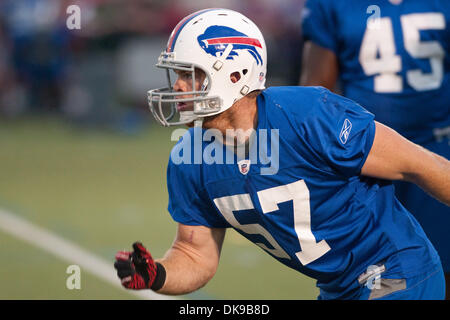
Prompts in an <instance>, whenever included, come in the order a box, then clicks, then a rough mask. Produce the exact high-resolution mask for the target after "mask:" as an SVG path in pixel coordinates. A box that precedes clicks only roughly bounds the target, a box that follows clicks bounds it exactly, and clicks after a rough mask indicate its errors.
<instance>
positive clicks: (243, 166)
mask: <svg viewBox="0 0 450 320" xmlns="http://www.w3.org/2000/svg"><path fill="white" fill-rule="evenodd" d="M238 167H239V172H240V173H242V174H243V175H246V174H247V173H248V172H249V171H250V160H248V159H246V160H241V161H239V162H238Z"/></svg>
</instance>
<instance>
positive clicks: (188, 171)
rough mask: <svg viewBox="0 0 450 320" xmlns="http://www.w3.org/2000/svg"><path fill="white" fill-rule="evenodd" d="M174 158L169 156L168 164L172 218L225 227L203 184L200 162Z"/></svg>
mask: <svg viewBox="0 0 450 320" xmlns="http://www.w3.org/2000/svg"><path fill="white" fill-rule="evenodd" d="M183 138H186V135H185V136H184V137H183ZM183 138H182V139H183ZM175 162H176V161H175ZM175 162H174V161H173V160H172V156H171V157H170V159H169V164H168V166H167V189H168V192H169V205H168V211H169V213H170V215H171V216H172V218H173V219H174V220H175V221H176V222H178V223H182V224H185V225H194V226H199V225H201V226H206V227H210V228H226V227H228V225H227V223H226V221H225V220H224V219H223V217H222V216H220V215H218V214H217V213H216V209H215V207H214V205H213V203H212V201H211V200H210V199H209V198H208V196H207V194H206V190H205V188H204V187H203V185H202V181H201V176H202V174H201V170H202V168H201V165H200V164H194V163H193V162H192V163H190V164H188V163H175Z"/></svg>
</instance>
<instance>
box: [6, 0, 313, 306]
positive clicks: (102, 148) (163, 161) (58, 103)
mask: <svg viewBox="0 0 450 320" xmlns="http://www.w3.org/2000/svg"><path fill="white" fill-rule="evenodd" d="M71 5H77V6H78V7H79V8H80V17H81V24H80V27H81V28H80V29H73V30H70V29H69V28H68V27H67V21H68V19H69V18H70V16H71V13H73V12H70V13H68V12H67V8H68V7H69V6H71ZM303 5H304V0H278V1H271V0H227V1H225V0H197V1H190V0H164V1H163V0H110V1H106V0H83V1H77V0H0V261H1V263H0V283H1V285H0V299H135V298H137V297H136V296H134V295H132V294H130V293H129V292H127V291H126V290H124V289H122V288H121V287H120V285H119V280H118V279H113V280H111V278H108V279H104V278H102V277H101V276H99V274H101V272H102V271H103V269H102V268H101V267H102V266H104V265H106V266H108V267H109V269H111V270H109V269H108V270H107V272H113V271H114V269H113V268H112V265H113V262H114V255H115V252H116V251H117V250H123V249H127V250H128V249H131V248H130V247H131V244H132V242H134V241H136V240H140V241H142V242H143V243H144V244H145V245H146V246H147V247H148V248H149V249H150V251H151V252H152V254H153V255H154V256H155V257H160V256H162V255H163V254H164V253H165V251H166V250H167V249H168V248H169V246H170V245H171V243H172V241H173V238H174V235H175V228H176V224H175V222H173V220H172V219H171V217H170V215H169V214H168V212H167V200H168V199H167V188H166V179H165V175H166V165H167V161H168V157H169V153H170V149H171V148H172V146H173V145H174V143H175V142H173V141H171V139H170V135H171V132H172V130H170V129H164V128H162V127H160V126H159V125H157V124H156V123H155V122H154V120H153V118H152V117H151V115H150V112H149V110H148V108H147V101H146V98H147V97H146V92H147V90H149V89H151V88H156V87H160V86H162V85H164V81H163V80H164V79H165V78H164V73H163V72H162V71H160V70H158V69H157V68H155V67H154V65H155V63H156V60H157V57H158V56H159V54H160V52H161V51H162V50H163V48H164V47H165V44H166V42H167V39H168V37H169V34H170V32H171V31H172V29H173V28H174V27H175V25H176V24H177V23H178V21H179V20H180V19H182V18H183V17H184V16H186V15H188V14H190V13H192V12H194V11H197V10H200V9H203V8H208V7H223V8H230V9H234V10H237V11H239V12H241V13H243V14H244V15H246V16H248V17H249V18H250V19H252V20H253V21H254V22H255V23H256V24H257V25H258V26H259V27H260V29H261V31H262V32H263V34H264V36H265V39H266V43H267V47H268V75H267V86H276V85H297V83H298V78H299V74H300V64H301V63H300V62H301V48H302V39H301V28H300V23H301V21H300V20H301V19H300V17H301V11H302V7H303ZM8 217H9V218H8ZM11 217H13V220H14V219H15V218H18V219H19V220H18V222H17V223H7V222H6V221H7V219H10V220H8V221H10V222H11V221H13V220H11ZM14 217H15V218H14ZM27 226H28V228H27ZM36 228H39V229H38V230H40V231H41V232H42V233H35V232H34V231H35V229H36ZM48 235H51V236H52V237H53V238H52V237H50V238H48V237H47V236H48ZM42 243H47V246H48V247H47V248H46V247H45V245H43V244H42ZM61 243H66V244H67V243H69V244H70V245H71V246H75V247H76V248H77V250H78V249H79V250H80V252H82V253H83V252H84V253H86V254H89V255H88V256H83V255H75V254H72V253H73V252H75V253H76V252H78V251H76V250H75V249H73V247H69V248H68V247H64V246H63V247H61V248H60V249H55V251H52V249H51V248H52V247H57V246H59V245H60V244H61ZM53 244H54V245H53ZM58 250H59V251H58ZM74 250H75V251H74ZM89 261H91V262H92V265H89ZM94 262H95V263H94ZM71 264H78V265H80V267H81V289H79V290H76V289H75V290H69V289H68V288H67V286H66V280H67V278H68V277H69V274H68V273H66V269H67V267H68V266H69V265H71ZM95 270H97V272H96V271H95ZM112 277H114V275H113V276H112ZM114 280H117V281H116V283H114ZM317 294H318V290H317V288H316V287H315V285H314V282H313V281H312V280H311V279H308V278H306V277H304V276H303V275H301V274H299V273H297V272H294V271H293V270H290V269H288V268H287V267H285V266H283V265H281V264H280V263H278V262H277V261H276V260H274V259H272V258H271V257H270V256H269V255H267V254H266V253H264V252H263V251H262V250H261V249H260V248H259V247H257V246H255V245H253V244H251V243H250V242H248V241H247V240H245V239H244V238H242V237H241V236H240V235H238V234H237V233H236V232H234V231H233V230H229V231H228V232H227V236H226V240H225V244H224V248H223V253H222V259H221V264H220V266H219V270H218V272H217V274H216V276H215V278H214V279H213V280H212V281H211V282H210V283H209V284H208V285H207V286H205V287H204V288H203V289H201V290H200V291H199V292H197V293H194V294H192V295H188V296H186V297H187V298H199V299H315V298H316V296H317ZM181 298H183V297H181Z"/></svg>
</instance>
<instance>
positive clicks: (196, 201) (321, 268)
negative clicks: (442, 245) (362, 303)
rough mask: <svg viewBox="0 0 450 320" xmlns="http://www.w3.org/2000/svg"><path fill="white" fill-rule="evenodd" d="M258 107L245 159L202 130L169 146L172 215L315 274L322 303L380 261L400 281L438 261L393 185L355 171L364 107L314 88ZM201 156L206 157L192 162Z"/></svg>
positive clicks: (350, 289) (284, 91) (277, 92)
mask: <svg viewBox="0 0 450 320" xmlns="http://www.w3.org/2000/svg"><path fill="white" fill-rule="evenodd" d="M257 103H258V125H257V130H256V137H255V138H254V139H253V140H252V144H251V146H250V148H249V149H250V152H249V153H248V155H247V158H249V159H250V161H247V162H246V161H245V160H244V162H243V161H242V159H241V158H238V156H237V155H236V154H235V153H234V152H233V151H231V150H229V149H228V148H225V147H224V146H223V144H221V143H220V142H219V141H218V139H213V138H211V137H209V135H208V137H209V138H203V139H202V138H201V136H202V134H205V135H206V133H207V132H208V131H204V130H203V131H202V129H201V128H197V129H192V128H191V129H190V130H189V131H188V132H187V133H186V134H185V135H184V136H183V137H182V139H180V141H179V142H178V144H177V145H176V146H175V147H174V149H173V151H172V154H171V158H170V161H169V165H168V171H167V183H168V190H169V212H170V214H171V215H172V217H173V219H174V220H175V221H177V222H179V223H182V224H186V225H202V226H208V227H214V228H229V227H233V228H234V229H236V230H237V231H238V232H239V233H240V234H242V235H243V236H244V237H246V238H247V239H249V240H250V241H252V242H254V243H255V244H257V245H259V246H260V247H261V248H263V249H264V250H265V251H266V252H267V253H269V254H270V255H272V256H273V257H274V258H276V259H277V260H279V261H280V262H281V263H283V264H285V265H287V266H288V267H291V268H293V269H295V270H297V271H299V272H301V273H303V274H305V275H307V276H310V277H312V278H315V279H317V285H318V287H319V288H320V289H321V297H322V298H325V299H329V298H354V295H355V294H356V292H357V291H358V290H359V288H360V285H359V284H358V280H357V278H358V276H359V275H360V274H361V273H363V272H364V271H365V270H366V269H367V268H368V266H369V265H373V264H375V263H377V262H380V261H385V265H386V267H387V271H386V274H395V275H396V276H398V277H408V276H412V275H415V274H419V273H422V272H424V271H425V270H430V269H431V268H432V267H434V266H436V264H439V263H440V262H439V257H438V256H437V254H436V252H435V250H434V248H433V247H432V246H431V244H430V242H429V241H428V239H427V238H426V236H425V234H424V232H423V230H422V228H421V227H420V226H419V225H418V223H417V222H416V220H415V219H414V218H413V217H412V215H411V214H410V213H409V212H408V211H406V209H404V207H403V206H402V205H401V204H400V202H398V201H397V200H396V198H395V197H394V194H393V186H392V183H391V182H389V181H384V180H377V179H373V178H368V177H363V176H359V173H360V171H361V168H362V166H363V164H364V162H365V160H366V157H367V155H368V153H369V151H370V148H371V146H372V143H373V139H374V134H375V123H374V120H373V118H374V117H373V115H372V114H371V113H369V112H367V111H366V110H365V109H364V108H362V107H361V106H360V105H358V104H356V103H355V102H353V101H351V100H349V99H347V98H344V97H341V96H339V95H336V94H333V93H331V92H330V91H328V90H327V89H324V88H321V87H274V88H270V89H267V90H265V91H263V92H262V93H261V94H260V95H259V96H258V100H257ZM196 135H197V137H196ZM266 136H267V139H261V137H263V138H265V137H266ZM199 137H200V138H199ZM209 140H211V141H209ZM266 140H267V142H266ZM181 146H183V147H181ZM189 147H190V148H189ZM212 150H214V151H212ZM255 150H256V151H255ZM202 152H203V157H202V158H203V159H206V160H207V161H203V162H202V163H199V159H200V158H201V154H202ZM254 154H257V155H258V157H257V158H256V160H255V159H254V160H251V155H254ZM261 154H262V156H261ZM207 155H209V156H207ZM218 155H220V157H217V156H218ZM263 155H266V156H263ZM268 155H270V157H271V162H269V161H267V160H268ZM233 157H234V158H233ZM221 158H227V159H233V160H234V161H231V162H229V161H226V160H222V161H220V160H221ZM244 158H245V157H244ZM180 159H184V160H185V161H184V162H182V161H180ZM212 159H213V160H214V161H215V162H214V161H211V160H212ZM219 162H220V163H219ZM238 163H239V165H238ZM242 163H244V164H246V166H245V167H243V166H242ZM274 163H275V165H274ZM265 169H267V170H265Z"/></svg>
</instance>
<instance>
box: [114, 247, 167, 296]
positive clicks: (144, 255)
mask: <svg viewBox="0 0 450 320" xmlns="http://www.w3.org/2000/svg"><path fill="white" fill-rule="evenodd" d="M114 268H116V270H117V275H118V276H119V278H120V280H121V282H122V286H124V287H125V288H127V289H133V290H141V289H152V290H158V289H160V288H161V287H162V286H163V284H164V280H165V278H166V273H165V270H164V267H163V266H162V265H161V264H159V263H157V262H156V263H155V261H154V260H153V258H152V255H151V254H150V252H148V251H147V249H145V247H144V246H143V245H142V243H140V242H135V243H133V252H129V251H119V252H117V254H116V262H115V263H114Z"/></svg>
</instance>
